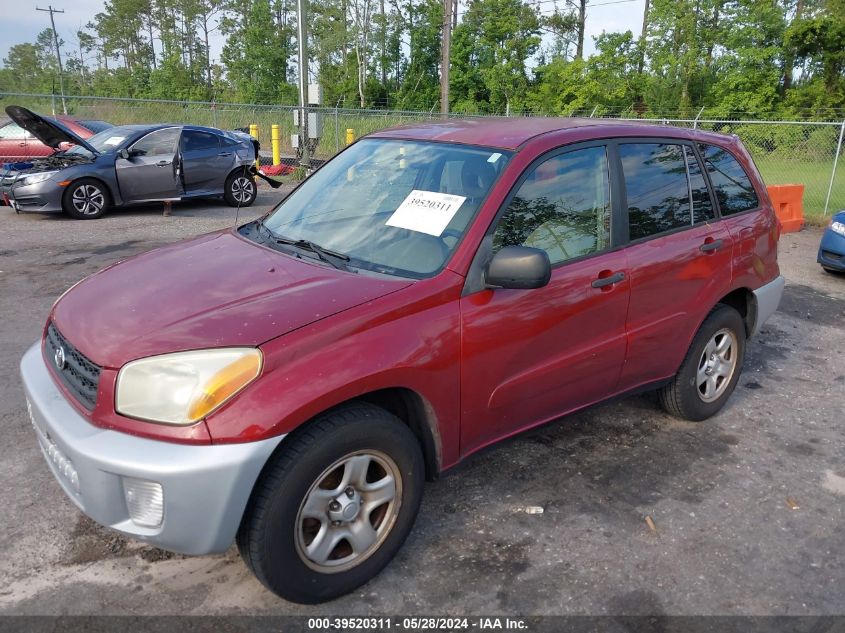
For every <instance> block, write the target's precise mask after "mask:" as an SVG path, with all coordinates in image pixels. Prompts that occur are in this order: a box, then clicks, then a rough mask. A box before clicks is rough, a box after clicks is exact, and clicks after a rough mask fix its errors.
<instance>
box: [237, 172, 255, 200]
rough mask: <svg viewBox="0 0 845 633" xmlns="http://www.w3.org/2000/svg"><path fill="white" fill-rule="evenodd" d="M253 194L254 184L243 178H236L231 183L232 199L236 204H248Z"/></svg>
mask: <svg viewBox="0 0 845 633" xmlns="http://www.w3.org/2000/svg"><path fill="white" fill-rule="evenodd" d="M254 193H255V183H254V182H253V181H252V180H251V179H249V178H246V177H245V176H238V177H237V178H235V179H234V180H233V181H232V197H233V198H234V199H235V200H236V201H238V202H241V203H243V202H248V201H249V199H250V198H252V196H253V194H254Z"/></svg>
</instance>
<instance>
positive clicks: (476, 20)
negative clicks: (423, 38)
mask: <svg viewBox="0 0 845 633" xmlns="http://www.w3.org/2000/svg"><path fill="white" fill-rule="evenodd" d="M539 32H540V23H539V19H538V17H537V12H536V11H535V10H534V9H532V8H531V7H530V6H528V5H527V4H523V3H522V2H520V0H470V4H469V8H468V9H467V12H466V14H465V15H464V21H463V22H461V23H460V24H459V25H458V27H457V28H456V29H455V34H454V41H453V48H452V51H453V52H452V71H451V76H450V86H449V89H450V98H451V101H452V103H453V104H454V109H456V110H464V111H473V110H476V109H477V108H478V107H479V106H480V107H481V108H482V109H489V110H491V111H493V112H510V110H511V108H513V107H514V106H516V107H521V106H522V105H524V96H525V91H526V89H527V87H528V72H527V62H528V59H529V58H530V57H531V56H532V55H533V54H534V53H535V52H536V51H537V50H538V48H539V46H540V37H539Z"/></svg>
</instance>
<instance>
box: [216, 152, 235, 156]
mask: <svg viewBox="0 0 845 633" xmlns="http://www.w3.org/2000/svg"><path fill="white" fill-rule="evenodd" d="M217 155H218V156H231V155H232V152H220V153H219V154H217Z"/></svg>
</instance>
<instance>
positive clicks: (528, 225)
mask: <svg viewBox="0 0 845 633" xmlns="http://www.w3.org/2000/svg"><path fill="white" fill-rule="evenodd" d="M609 244H610V180H609V177H608V171H607V152H606V149H605V148H604V147H590V148H586V149H581V150H576V151H574V152H568V153H566V154H562V155H559V156H555V157H553V158H549V159H548V160H546V161H544V162H542V163H540V164H539V165H537V166H536V167H535V168H534V169H533V170H532V171H531V173H530V174H529V175H528V177H527V178H526V180H524V181H523V183H522V184H521V185H520V187H519V189H518V190H517V192H516V195H515V196H514V198H513V200H512V201H511V203H510V205H509V206H508V209H507V211H506V212H505V214H504V216H502V220H501V222H500V223H499V225H498V226H497V227H496V232H495V234H494V236H493V247H494V249H495V250H499V249H500V248H502V247H503V246H531V247H533V248H541V249H543V250H545V251H546V252H547V253H548V254H549V259H550V260H551V261H552V263H553V264H554V263H557V262H562V261H565V260H567V259H572V258H575V257H582V256H584V255H589V254H590V253H595V252H597V251H601V250H604V249H605V248H607V246H608V245H609Z"/></svg>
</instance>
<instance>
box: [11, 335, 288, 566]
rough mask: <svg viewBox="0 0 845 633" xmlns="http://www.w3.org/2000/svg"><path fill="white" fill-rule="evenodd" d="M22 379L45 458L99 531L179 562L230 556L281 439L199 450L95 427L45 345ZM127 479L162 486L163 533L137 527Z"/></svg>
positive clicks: (29, 357)
mask: <svg viewBox="0 0 845 633" xmlns="http://www.w3.org/2000/svg"><path fill="white" fill-rule="evenodd" d="M21 376H22V378H23V384H24V390H25V392H26V398H27V409H28V410H29V414H30V418H31V420H32V424H33V426H34V427H35V430H36V434H37V436H38V442H39V444H40V446H41V450H42V452H43V453H44V456H45V459H46V460H47V464H48V466H49V467H50V470H52V471H53V475H54V476H55V477H56V479H57V480H58V482H59V484H60V485H61V487H62V489H63V490H64V491H65V493H66V494H67V495H68V497H70V499H71V500H72V501H73V502H74V503H75V504H76V505H77V506H78V507H79V509H80V510H82V511H83V512H84V513H85V514H87V515H88V516H89V517H91V518H92V519H93V520H94V521H96V522H97V523H100V524H102V525H105V526H107V527H110V528H113V529H115V530H117V531H118V532H122V533H124V534H127V535H129V536H132V537H134V538H137V539H139V540H142V541H145V542H147V543H150V544H152V545H155V546H157V547H161V548H164V549H167V550H171V551H174V552H179V553H182V554H211V553H219V552H224V551H226V550H227V549H228V548H229V546H230V545H231V544H232V542H233V541H234V538H235V534H236V532H237V529H238V525H239V524H240V521H241V517H242V516H243V512H244V508H245V507H246V503H247V500H248V499H249V496H250V494H251V492H252V488H253V486H254V484H255V481H256V479H257V478H258V475H259V473H260V472H261V469H262V468H263V467H264V464H265V463H266V462H267V459H268V458H269V457H270V454H271V453H272V452H273V450H274V449H275V448H276V447H277V446H278V444H279V442H280V441H281V440H282V437H284V436H278V437H274V438H271V439H268V440H262V441H260V442H249V443H244V444H220V445H203V446H196V445H186V444H175V443H170V442H160V441H156V440H150V439H145V438H139V437H135V436H132V435H128V434H125V433H120V432H117V431H110V430H106V429H102V428H99V427H96V426H94V425H92V424H91V423H90V422H88V421H87V420H86V419H85V418H83V417H82V416H81V415H79V413H77V411H76V409H74V408H73V407H72V406H71V405H70V403H69V402H67V400H66V399H65V397H64V395H63V394H62V393H61V392H60V391H59V388H58V387H57V386H56V383H55V382H54V381H53V377H52V375H51V374H50V371H49V369H48V368H47V365H46V363H45V362H44V358H43V356H42V354H41V346H40V344H35V345H33V346H32V347H31V348H30V349H29V350H28V351H27V352H26V354H25V355H24V357H23V359H22V360H21ZM124 477H133V478H138V479H146V480H150V481H154V482H158V483H159V484H161V486H162V488H163V491H164V518H163V521H162V523H161V525H160V526H159V527H157V528H148V527H142V526H139V525H136V524H135V523H133V521H132V519H131V518H130V516H129V511H128V509H127V504H126V499H125V497H124V492H123V478H124Z"/></svg>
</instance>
